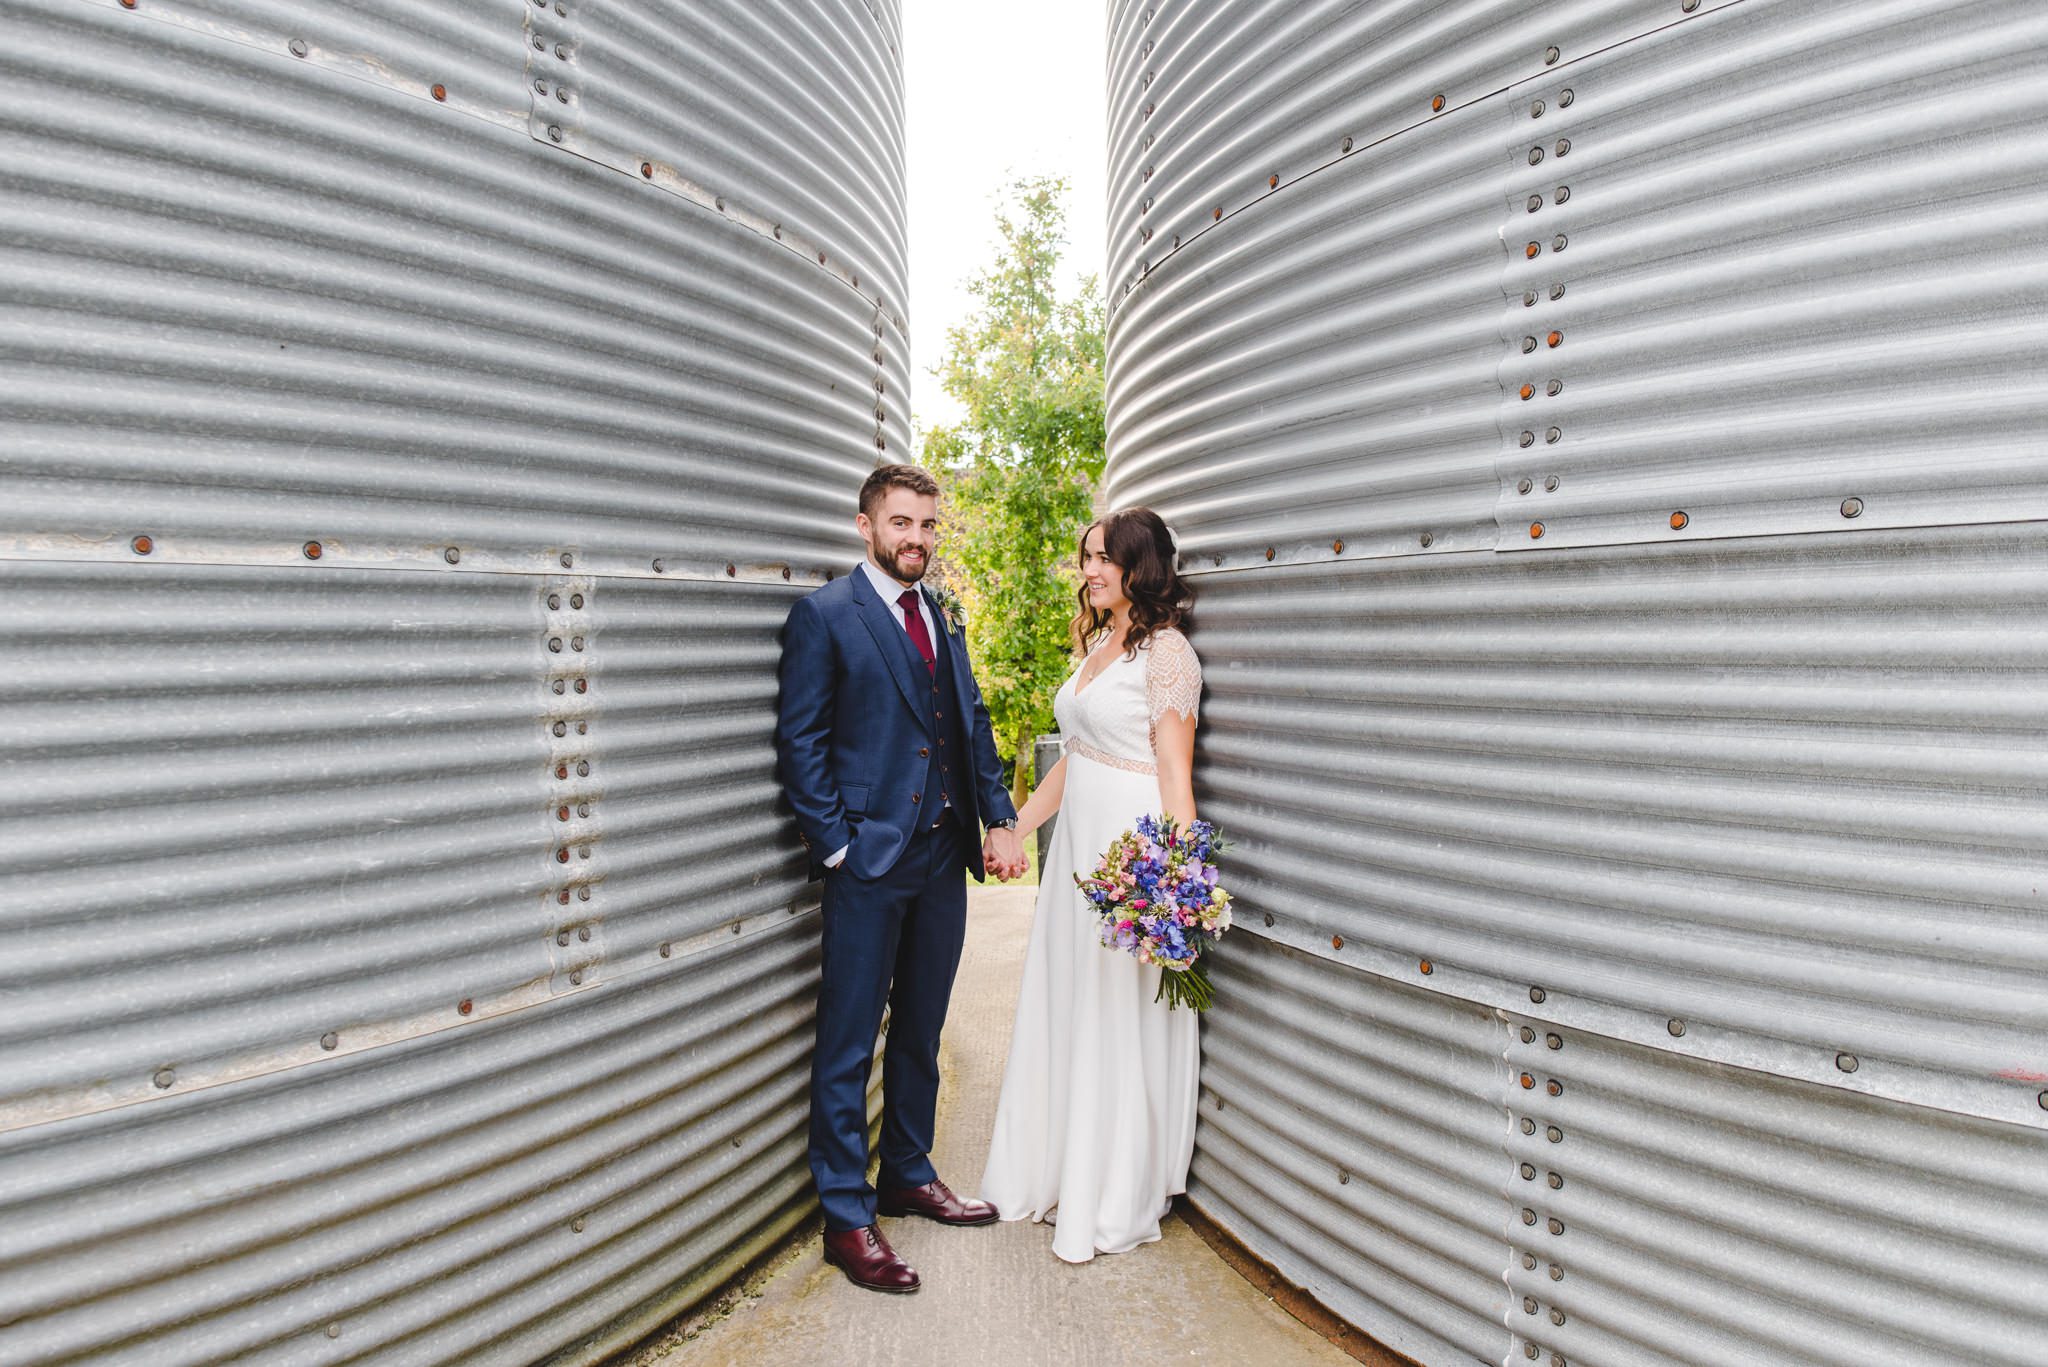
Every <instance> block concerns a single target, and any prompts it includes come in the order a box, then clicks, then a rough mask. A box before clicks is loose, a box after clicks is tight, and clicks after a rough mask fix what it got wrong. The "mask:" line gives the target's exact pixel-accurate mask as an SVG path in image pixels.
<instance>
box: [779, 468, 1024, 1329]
mask: <svg viewBox="0 0 2048 1367" xmlns="http://www.w3.org/2000/svg"><path fill="white" fill-rule="evenodd" d="M938 517H939V486H938V484H937V483H936V482H935V481H934V480H933V479H932V477H931V476H930V475H929V474H927V473H925V472H924V471H923V470H921V469H919V468H917V467H916V466H914V465H884V466H882V467H881V468H880V469H878V470H876V471H875V472H874V473H873V474H871V475H869V476H868V478H867V482H866V483H864V484H862V485H861V490H860V514H859V516H858V517H856V518H855V519H854V527H855V528H856V529H857V530H858V531H859V532H860V535H861V540H863V541H865V542H866V543H867V548H868V553H867V559H866V560H865V561H863V562H862V563H861V564H860V565H859V566H858V567H857V568H855V570H854V572H853V573H852V574H849V575H847V576H846V577H845V578H843V579H839V580H836V581H835V582H833V583H830V584H827V585H826V586H825V587H824V588H822V589H819V590H818V591H817V592H815V593H812V594H810V595H809V596H807V597H805V598H802V599H800V600H798V602H797V604H796V606H795V607H793V608H791V609H790V613H789V621H788V622H787V623H786V624H785V625H784V627H783V633H782V692H781V697H780V700H779V702H778V706H777V717H776V723H775V757H776V773H777V776H778V777H779V778H780V779H781V782H782V787H783V791H784V792H785V793H787V794H788V796H789V805H790V806H791V807H792V808H794V809H795V811H796V819H797V828H798V830H799V831H800V832H802V836H803V842H804V847H805V848H806V849H808V850H809V851H810V852H811V857H812V876H813V877H818V876H820V875H821V874H822V876H823V877H824V879H825V894H824V901H825V911H824V956H823V957H824V962H823V967H822V973H823V978H822V982H821V984H820V986H819V993H818V1044H817V1050H816V1052H815V1053H814V1054H813V1056H812V1060H811V1174H812V1176H813V1177H814V1178H815V1179H816V1180H817V1184H818V1195H819V1197H820V1199H821V1200H822V1201H823V1204H824V1207H825V1261H827V1262H829V1263H831V1264H833V1265H834V1266H835V1267H838V1268H840V1269H842V1270H843V1271H844V1272H845V1273H846V1275H847V1276H848V1277H849V1278H851V1279H852V1280H853V1281H854V1282H855V1283H856V1284H858V1285H860V1286H864V1287H867V1288H869V1289H870V1290H874V1291H915V1290H917V1288H918V1285H919V1283H918V1276H917V1273H916V1272H914V1271H912V1270H911V1268H910V1266H909V1264H907V1263H905V1262H904V1261H903V1260H902V1259H901V1258H899V1257H898V1256H897V1255H896V1253H895V1251H894V1250H893V1249H891V1248H890V1247H889V1241H888V1240H887V1239H884V1238H883V1237H882V1231H881V1229H880V1227H879V1226H877V1225H876V1223H875V1216H876V1214H877V1211H878V1209H879V1212H880V1213H881V1214H883V1215H921V1216H923V1217H925V1218H926V1219H929V1220H937V1221H939V1222H941V1223H943V1224H949V1225H983V1224H988V1223H989V1222H991V1221H993V1220H994V1219H996V1210H995V1208H994V1207H993V1206H991V1205H989V1204H988V1203H987V1202H985V1201H974V1200H967V1199H963V1198H961V1197H959V1196H956V1195H954V1194H953V1193H952V1192H951V1191H950V1190H948V1189H947V1187H946V1184H945V1183H944V1182H941V1181H940V1180H939V1175H938V1173H937V1172H935V1171H934V1170H933V1168H932V1164H931V1157H930V1154H931V1147H932V1126H933V1113H934V1111H935V1109H936V1107H937V1103H938V1094H939V1031H940V1028H941V1027H942V1026H944V1024H945V1021H946V1001H947V998H948V997H949V996H951V994H952V991H953V971H954V969H955V968H957V967H958V966H959V963H960V944H961V940H962V939H963V937H964V935H965V932H966V924H967V884H966V880H965V879H963V878H962V877H961V874H962V872H963V871H964V872H967V873H972V874H973V875H974V876H975V878H976V879H977V880H978V879H980V878H981V877H982V875H983V870H984V867H986V868H987V869H988V870H990V871H993V872H994V873H995V874H996V875H997V876H998V877H1002V878H1008V877H1014V876H1016V875H1017V874H1020V873H1022V872H1023V871H1024V868H1025V861H1024V847H1023V842H1022V841H1021V840H1019V839H1018V838H1017V832H1016V825H1017V811H1016V808H1015V807H1014V806H1013V805H1012V804H1011V802H1010V796H1009V793H1008V791H1007V790H1006V789H1005V788H1004V786H1003V778H1002V770H1001V763H1000V761H999V760H998V759H997V756H996V746H995V738H994V736H993V735H992V734H991V733H990V731H989V723H988V709H987V708H986V707H985V706H983V704H982V701H981V690H980V688H979V687H977V686H976V684H975V682H974V674H973V671H972V668H971V666H970V665H969V663H968V659H967V643H966V641H965V639H964V638H963V637H962V636H961V634H960V631H959V629H958V627H957V626H956V625H955V624H954V623H953V622H951V621H949V620H948V619H947V617H946V615H945V614H944V613H943V612H942V611H940V610H939V608H938V607H937V605H936V604H935V603H934V602H933V601H932V599H931V597H930V595H929V594H928V593H926V592H925V591H924V590H922V589H921V588H920V587H919V581H920V580H922V579H923V578H924V573H925V570H926V568H927V567H928V566H929V565H930V564H931V559H932V548H933V545H934V543H935V542H936V540H937V534H938ZM984 824H986V825H987V827H988V837H987V840H986V841H985V842H983V843H982V844H981V845H980V846H978V847H977V845H976V843H975V837H976V836H977V835H978V834H979V833H980V832H981V829H982V827H983V825H984ZM884 1003H886V1004H887V1005H888V1007H889V1041H888V1046H887V1048H886V1050H885V1051H884V1053H883V1055H882V1145H881V1182H880V1188H881V1189H880V1191H879V1193H878V1192H877V1191H876V1190H875V1189H874V1188H871V1187H869V1186H868V1183H867V1176H866V1174H867V1162H868V1144H867V1082H868V1070H869V1066H870V1064H871V1062H872V1060H873V1057H874V1047H875V1032H876V1031H877V1029H879V1027H880V1026H881V1023H882V1007H883V1005H884Z"/></svg>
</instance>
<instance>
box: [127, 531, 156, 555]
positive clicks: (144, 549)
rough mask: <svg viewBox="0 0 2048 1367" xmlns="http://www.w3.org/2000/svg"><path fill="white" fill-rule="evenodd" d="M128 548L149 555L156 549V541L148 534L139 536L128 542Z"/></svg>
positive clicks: (138, 553)
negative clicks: (147, 535)
mask: <svg viewBox="0 0 2048 1367" xmlns="http://www.w3.org/2000/svg"><path fill="white" fill-rule="evenodd" d="M128 549H129V550H131V551H134V552H135V553H136V554H137V555H148V554H149V553H150V552H151V551H153V550H155V549H156V542H154V541H152V540H150V539H149V538H148V537H146V536H138V537H136V538H135V539H134V540H133V541H131V542H129V543H128Z"/></svg>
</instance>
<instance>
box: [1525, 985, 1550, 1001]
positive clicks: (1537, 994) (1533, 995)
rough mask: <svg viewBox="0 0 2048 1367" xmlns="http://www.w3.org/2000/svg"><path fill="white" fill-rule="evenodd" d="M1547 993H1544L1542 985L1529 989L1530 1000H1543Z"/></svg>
mask: <svg viewBox="0 0 2048 1367" xmlns="http://www.w3.org/2000/svg"><path fill="white" fill-rule="evenodd" d="M1545 995H1546V994H1545V993H1544V991H1543V989H1542V988H1540V987H1532V988H1530V989H1529V1000H1530V1001H1532V1002H1541V1001H1542V1000H1543V998H1544V996H1545Z"/></svg>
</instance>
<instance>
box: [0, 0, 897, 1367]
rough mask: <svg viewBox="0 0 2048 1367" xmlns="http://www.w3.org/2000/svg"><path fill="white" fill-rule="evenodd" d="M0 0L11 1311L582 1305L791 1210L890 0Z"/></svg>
mask: <svg viewBox="0 0 2048 1367" xmlns="http://www.w3.org/2000/svg"><path fill="white" fill-rule="evenodd" d="M9 19H10V24H9V41H8V43H7V46H6V50H5V52H4V53H0V70H4V71H5V74H6V78H7V84H8V87H9V89H10V92H11V96H12V101H13V107H14V110H15V113H14V116H13V118H12V119H11V120H10V124H11V128H10V134H9V137H8V139H7V143H6V149H5V151H4V153H0V184H4V194H0V273H4V277H5V279H6V281H7V286H6V288H5V290H4V291H0V353H4V355H5V358H6V362H7V364H6V365H5V366H4V367H0V396H4V397H0V452H4V455H0V462H4V487H5V490H6V498H5V501H4V504H0V558H4V561H5V567H4V569H0V575H4V578H5V581H6V595H7V599H8V610H7V622H8V627H9V629H8V633H7V635H8V639H9V645H10V658H12V659H13V660H14V662H15V665H16V668H15V669H14V670H13V672H12V673H11V674H10V675H9V676H8V678H7V680H6V682H5V683H4V684H0V689H4V692H5V696H6V700H7V706H8V713H9V716H10V718H11V719H12V725H11V727H10V728H9V734H10V739H9V741H8V742H7V743H6V744H5V746H4V755H5V771H6V774H7V783H6V785H5V789H4V794H0V804H4V807H5V811H6V814H7V818H8V820H7V829H8V832H9V840H8V866H9V871H10V876H9V879H8V888H9V895H8V896H7V898H6V899H5V904H4V909H0V926H4V928H5V929H6V931H7V938H8V943H9V946H10V948H9V952H8V954H7V955H6V956H5V960H4V963H0V1060H4V1065H5V1066H4V1067H0V1360H4V1361H7V1362H24V1363H25V1362H58V1361H85V1360H91V1361H94V1362H109V1363H111V1362H131V1361H132V1362H143V1363H149V1364H152V1367H157V1365H160V1364H168V1363H180V1362H188V1363H198V1362H213V1361H219V1360H224V1359H226V1358H229V1357H234V1358H236V1359H237V1360H243V1361H251V1362H255V1361H263V1362H341V1361H370V1360H374V1361H378V1362H394V1363H399V1362H454V1361H475V1362H498V1363H525V1362H533V1361H540V1360H557V1359H558V1360H563V1361H590V1360H595V1359H597V1358H599V1357H601V1356H603V1355H604V1354H605V1353H606V1352H608V1351H610V1350H611V1349H614V1348H616V1347H618V1346H620V1345H622V1344H624V1343H626V1342H629V1341H631V1340H632V1339H633V1338H634V1337H636V1336H638V1335H640V1334H642V1333H644V1332H646V1331H647V1330H649V1329H651V1328H652V1327H654V1326H655V1325H657V1324H658V1323H659V1322H660V1321H661V1320H662V1319H664V1318H665V1317H667V1316H669V1315H672V1314H674V1313H675V1312H677V1311H678V1310H679V1309H681V1308H682V1307H683V1306H684V1305H686V1304H687V1303H688V1302H689V1301H691V1300H692V1299H694V1298H695V1297H696V1296H698V1295H700V1294H702V1292H703V1291H704V1290H705V1289H706V1288H708V1287H709V1286H711V1285H713V1284H715V1283H716V1282H717V1281H719V1280H720V1279H722V1278H723V1277H724V1276H726V1275H727V1274H729V1273H730V1272H731V1271H732V1270H733V1269H734V1268H735V1267H736V1266H738V1265H739V1264H740V1263H741V1262H743V1261H744V1260H745V1259H746V1258H748V1257H749V1256H751V1255H753V1254H754V1253H756V1252H758V1251H759V1250H761V1249H762V1248H763V1247H765V1246H766V1245H767V1244H768V1243H769V1242H771V1241H772V1240H773V1239H774V1238H775V1237H776V1236H777V1235H778V1234H779V1233H781V1232H782V1231H785V1230H787V1229H788V1228H790V1227H791V1226H792V1224H793V1223H794V1222H796V1221H797V1220H799V1219H801V1218H802V1216H803V1214H804V1213H805V1211H806V1210H807V1209H808V1208H809V1206H810V1196H809V1191H808V1183H809V1178H808V1173H807V1171H806V1169H805V1165H804V1122H805V1115H806V1106H807V1102H806V1095H805V1077H806V1070H807V1066H808V1064H807V1054H808V1047H809V1038H810V1013H811V998H812V992H813V985H814V982H815V974H816V951H815V928H816V922H815V919H814V917H813V915H812V913H813V912H814V910H815V903H814V901H813V900H812V896H811V892H810V890H809V889H807V887H806V885H805V884H804V881H803V875H802V865H801V860H800V857H799V852H798V850H797V848H796V845H795V841H794V835H793V832H792V830H791V829H790V827H789V824H788V823H787V822H786V821H785V819H784V818H783V816H782V815H781V814H780V812H779V811H778V807H777V803H778V790H777V787H776V784H775V781H774V778H773V756H772V750H771V746H770V740H769V734H770V729H771V726H772V713H773V702H774V692H775V680H774V663H775V657H776V651H777V645H776V632H777V630H778V628H779V626H780V623H781V619H782V615H783V613H784V612H785V610H786V609H787V606H788V604H789V602H790V601H791V600H792V598H793V597H794V596H795V595H796V594H798V593H800V592H803V591H805V590H806V589H807V588H808V587H810V586H813V585H815V584H816V583H818V582H821V581H822V579H823V577H824V576H825V575H826V574H828V573H830V572H832V571H833V570H834V569H835V568H838V567H841V566H843V565H844V564H846V563H849V562H851V560H852V559H853V558H854V557H855V555H856V554H857V543H856V542H855V541H854V539H853V537H852V533H851V526H850V521H851V516H852V513H853V511H854V509H853V491H854V489H855V487H856V485H857V483H858V481H859V479H860V478H861V476H862V475H863V473H864V472H865V471H866V469H867V468H869V467H870V466H871V464H872V463H873V461H874V460H875V458H876V457H877V456H878V455H882V454H884V453H895V452H900V451H902V450H903V449H905V447H906V446H907V438H908V425H907V421H906V414H905V409H904V395H905V392H906V388H907V385H906V381H907V362H906V355H907V352H906V348H905V346H904V342H903V329H904V322H903V318H902V312H901V310H902V307H903V297H904V286H903V278H904V250H905V234H904V222H903V217H904V177H903V150H902V149H903V113H902V83H901V78H900V62H899V58H898V55H897V53H898V45H899V19H898V15H897V11H896V8H895V6H894V4H893V3H888V0H875V3H866V2H865V0H863V2H860V3H856V2H855V0H837V2H834V3H824V4H807V5H770V6H762V5H756V4H738V3H713V4H699V3H691V4H685V3H680V2H679V0H655V2H654V3H636V4H631V5H628V4H624V3H618V0H583V3H578V2H577V0H563V3H552V0H550V2H549V3H535V2H534V0H489V2H488V3H473V2H471V0H460V2H458V0H404V3H399V2H398V0H365V2H364V3H357V4H352V5H347V6H335V5H331V4H315V3H310V2H309V0H287V3H264V4H256V3H249V2H248V0H133V3H132V4H131V3H129V0H106V2H105V3H93V2H92V0H27V3H24V4H19V5H15V6H12V7H10V12H9Z"/></svg>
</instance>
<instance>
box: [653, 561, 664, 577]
mask: <svg viewBox="0 0 2048 1367" xmlns="http://www.w3.org/2000/svg"><path fill="white" fill-rule="evenodd" d="M654 572H655V573H656V574H662V573H665V571H664V569H663V568H662V563H661V562H660V561H659V560H657V561H655V562H654Z"/></svg>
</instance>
